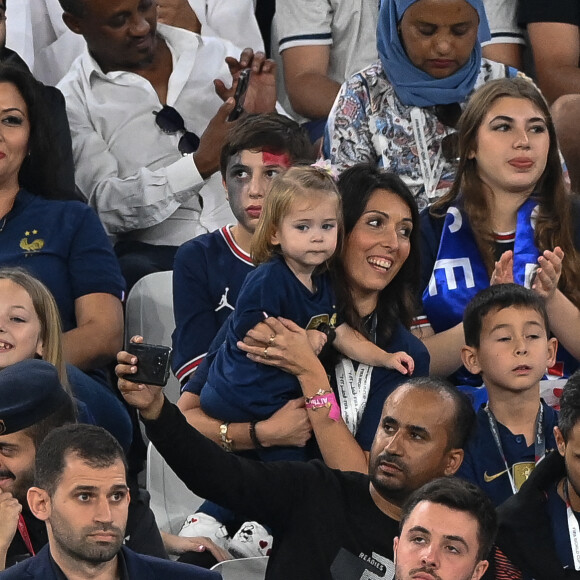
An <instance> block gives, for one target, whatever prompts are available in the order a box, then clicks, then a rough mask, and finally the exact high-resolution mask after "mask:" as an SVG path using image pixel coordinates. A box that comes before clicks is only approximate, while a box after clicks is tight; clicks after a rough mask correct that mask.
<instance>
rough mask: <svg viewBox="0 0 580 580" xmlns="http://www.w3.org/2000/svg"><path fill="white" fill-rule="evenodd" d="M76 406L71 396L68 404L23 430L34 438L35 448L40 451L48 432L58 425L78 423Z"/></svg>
mask: <svg viewBox="0 0 580 580" xmlns="http://www.w3.org/2000/svg"><path fill="white" fill-rule="evenodd" d="M76 420H77V417H76V407H75V403H74V401H73V399H72V398H71V397H70V396H69V397H68V401H67V403H66V404H64V405H62V406H61V407H60V409H58V410H57V411H55V412H54V413H52V415H49V416H48V417H45V418H44V419H41V420H40V421H38V422H37V423H35V424H34V425H30V427H26V428H25V429H22V432H23V433H24V434H25V435H27V436H28V437H30V439H32V442H33V443H34V448H35V449H36V450H37V452H38V448H39V447H40V446H41V444H42V442H43V441H44V440H45V439H46V437H47V436H48V434H49V433H50V432H52V431H54V430H55V429H57V428H58V427H62V426H63V425H67V424H69V423H73V424H74V423H76Z"/></svg>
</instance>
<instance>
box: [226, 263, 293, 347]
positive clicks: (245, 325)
mask: <svg viewBox="0 0 580 580" xmlns="http://www.w3.org/2000/svg"><path fill="white" fill-rule="evenodd" d="M278 266H280V263H278V262H274V263H272V262H268V263H267V264H263V265H261V266H259V267H258V268H256V270H255V271H254V272H252V273H251V274H249V275H248V277H247V278H246V281H245V282H244V285H243V286H242V289H241V290H240V295H239V296H238V301H237V303H236V311H235V314H234V323H233V332H234V334H235V335H236V337H237V338H238V340H242V339H243V338H244V336H246V334H247V332H248V331H249V330H250V329H252V328H254V326H256V324H258V323H259V322H261V321H262V320H264V318H267V317H269V316H281V315H282V311H283V309H282V308H283V303H284V298H285V296H287V292H286V282H287V280H288V278H287V276H285V275H283V274H284V273H285V272H284V270H283V268H280V267H278ZM281 272H282V273H283V274H282V275H280V273H281ZM289 275H290V276H293V274H289Z"/></svg>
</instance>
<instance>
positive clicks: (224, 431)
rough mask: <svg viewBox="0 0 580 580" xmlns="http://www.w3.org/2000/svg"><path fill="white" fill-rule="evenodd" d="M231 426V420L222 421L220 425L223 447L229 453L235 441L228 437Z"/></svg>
mask: <svg viewBox="0 0 580 580" xmlns="http://www.w3.org/2000/svg"><path fill="white" fill-rule="evenodd" d="M229 426H230V424H229V422H227V423H222V424H221V425H220V439H221V442H222V447H223V448H224V450H225V451H227V452H228V453H229V452H231V451H232V450H233V446H232V444H233V441H232V439H229V438H228V427H229Z"/></svg>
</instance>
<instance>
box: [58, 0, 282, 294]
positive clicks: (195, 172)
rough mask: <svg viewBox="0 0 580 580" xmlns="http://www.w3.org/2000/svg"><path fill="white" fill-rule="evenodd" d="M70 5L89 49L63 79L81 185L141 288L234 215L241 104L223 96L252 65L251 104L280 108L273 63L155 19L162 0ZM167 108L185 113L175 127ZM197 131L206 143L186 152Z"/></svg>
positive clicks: (68, 14) (70, 16) (71, 20)
mask: <svg viewBox="0 0 580 580" xmlns="http://www.w3.org/2000/svg"><path fill="white" fill-rule="evenodd" d="M60 1H61V5H62V7H63V9H64V14H63V19H64V21H65V23H66V25H67V26H68V27H69V28H70V29H71V30H72V31H73V32H75V33H77V34H81V35H82V36H83V37H84V38H85V40H86V43H87V47H88V51H87V52H85V53H84V54H83V55H82V57H81V58H80V59H78V60H77V61H76V62H75V64H74V65H73V67H72V69H71V71H70V72H69V73H68V74H67V75H66V76H65V77H64V78H63V80H62V81H61V82H60V83H59V87H60V89H61V90H62V92H63V94H64V96H65V99H66V101H67V112H68V116H69V122H70V126H71V133H72V140H73V153H74V157H75V164H76V183H77V186H78V187H79V189H80V191H81V192H82V193H83V195H84V196H85V197H86V198H87V200H88V201H89V203H90V204H91V205H92V206H93V207H94V208H95V209H96V211H97V213H98V214H99V217H100V219H101V221H102V222H103V224H104V226H105V228H106V229H107V231H108V233H109V234H110V235H112V236H116V238H117V240H118V243H117V246H116V250H117V254H118V256H119V258H120V262H121V267H122V269H123V273H124V275H125V278H126V280H127V284H128V286H129V287H131V286H132V285H133V284H134V283H135V282H136V281H137V280H138V279H139V278H140V277H142V276H144V275H146V274H148V273H151V272H155V271H160V270H168V269H171V267H172V264H173V256H174V254H175V251H176V250H177V247H178V246H180V245H181V244H182V243H183V242H185V241H187V240H189V239H191V238H193V237H195V236H197V235H198V234H201V233H205V232H207V231H212V230H214V229H216V228H218V227H220V226H222V225H225V224H226V223H227V222H228V221H233V216H232V215H231V212H230V209H229V206H228V204H227V201H226V197H225V192H224V189H223V187H222V184H221V179H220V177H219V175H218V174H217V173H216V171H217V169H218V168H219V152H220V150H221V147H222V143H223V140H224V138H225V135H226V133H227V130H228V126H229V124H228V122H227V117H228V115H229V113H230V112H231V110H232V109H233V107H234V102H233V99H231V98H230V99H229V100H227V101H226V102H225V103H222V99H226V98H227V97H231V96H232V93H233V87H232V89H226V84H230V83H231V77H232V75H233V77H234V79H235V80H237V76H238V73H239V71H240V70H241V69H243V68H246V67H251V68H252V76H251V80H250V85H249V88H248V92H247V97H246V102H245V108H246V109H247V110H248V111H249V112H267V111H272V110H274V107H275V100H276V98H275V96H276V93H275V76H274V72H275V65H274V63H273V62H272V61H269V60H266V59H265V56H264V55H263V54H262V53H257V54H255V55H254V53H253V52H252V50H251V49H246V50H244V52H243V53H242V55H241V56H240V59H239V61H238V60H236V58H235V56H236V55H237V54H238V50H237V49H236V48H235V47H234V45H233V44H231V43H229V42H227V41H223V40H221V39H217V38H205V37H201V36H198V35H196V34H193V33H191V32H188V31H186V30H182V29H179V28H173V27H170V26H166V25H162V24H159V26H157V4H156V2H154V0H60ZM235 84H236V83H235V82H234V86H235ZM167 106H170V107H172V108H173V109H174V110H173V111H169V115H170V116H172V117H173V120H174V121H175V120H177V125H176V126H174V127H170V128H169V130H173V129H177V130H176V131H175V132H173V133H171V134H168V133H166V132H164V131H167V130H168V127H167V124H164V123H163V118H164V117H163V115H166V114H167V113H168V111H167ZM162 109H163V110H164V113H163V114H162V115H161V116H159V115H158V114H157V113H158V112H159V111H161V110H162ZM179 122H181V125H180V124H179ZM161 126H163V129H162V128H161ZM186 133H187V135H185V134H186ZM192 134H193V135H192ZM188 138H189V142H190V143H193V144H194V145H195V143H196V142H197V138H199V146H198V148H197V149H196V150H195V151H193V153H191V150H192V149H194V148H195V147H190V148H189V149H187V148H186V149H185V151H188V154H186V155H184V156H183V157H182V153H181V151H183V150H184V147H183V145H184V143H185V141H187V140H188Z"/></svg>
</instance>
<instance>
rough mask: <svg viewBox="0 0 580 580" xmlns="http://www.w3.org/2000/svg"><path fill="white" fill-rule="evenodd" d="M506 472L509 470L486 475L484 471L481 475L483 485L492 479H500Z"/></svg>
mask: <svg viewBox="0 0 580 580" xmlns="http://www.w3.org/2000/svg"><path fill="white" fill-rule="evenodd" d="M508 471H509V469H504V470H503V471H500V472H499V473H496V474H494V475H487V471H485V472H484V474H483V481H485V483H489V482H490V481H493V480H494V479H497V478H498V477H501V476H502V475H503V474H504V473H507V472H508Z"/></svg>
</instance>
